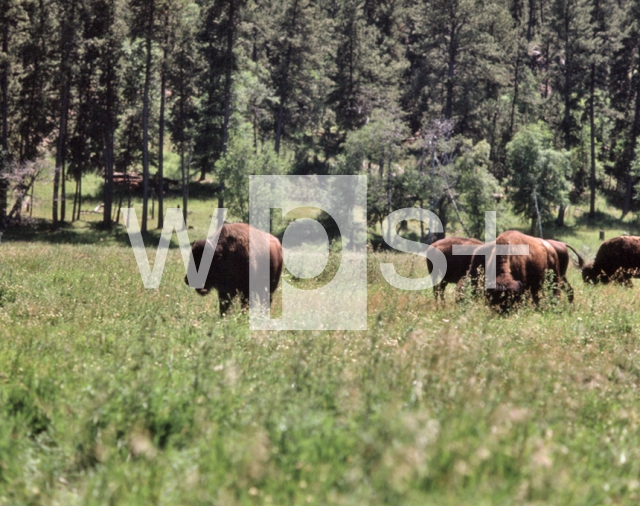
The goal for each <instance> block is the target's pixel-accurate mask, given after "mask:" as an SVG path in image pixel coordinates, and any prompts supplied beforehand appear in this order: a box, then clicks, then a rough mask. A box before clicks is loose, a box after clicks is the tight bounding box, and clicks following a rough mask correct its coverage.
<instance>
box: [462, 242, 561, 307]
mask: <svg viewBox="0 0 640 506" xmlns="http://www.w3.org/2000/svg"><path fill="white" fill-rule="evenodd" d="M506 245H514V246H515V245H527V246H529V254H528V255H515V254H513V255H505V254H502V255H497V254H496V253H499V251H496V246H506ZM485 259H486V260H485ZM485 262H486V268H485ZM492 264H493V265H492ZM559 264H560V262H559V260H558V254H557V253H556V250H555V249H554V248H553V246H552V245H551V244H549V242H547V241H545V240H543V239H538V238H537V237H531V236H528V235H525V234H523V233H521V232H518V231H515V230H509V231H507V232H503V233H502V234H500V235H499V236H498V237H497V238H496V240H495V242H492V243H487V244H485V245H484V246H481V247H479V248H478V249H477V250H476V251H475V253H474V255H473V258H472V260H471V265H470V266H469V277H470V278H471V283H472V287H474V288H475V289H478V288H480V287H479V286H478V281H479V271H480V269H481V268H482V269H483V270H485V271H490V270H491V269H492V268H493V266H495V272H496V283H495V288H490V289H487V290H486V292H485V295H486V297H487V299H488V300H489V302H490V303H491V304H492V305H493V306H496V307H499V308H501V309H506V308H508V307H509V306H510V305H511V304H512V303H513V302H516V301H518V300H519V299H520V298H521V297H522V295H523V294H524V293H525V292H529V293H530V294H531V298H532V299H533V301H534V302H535V303H538V302H539V300H540V292H541V291H542V289H543V287H544V283H545V280H546V276H547V271H549V272H551V278H550V279H551V281H552V282H556V283H558V280H559V279H560V269H559ZM461 283H462V281H461ZM555 292H556V294H558V293H559V291H558V287H557V285H556V289H555Z"/></svg>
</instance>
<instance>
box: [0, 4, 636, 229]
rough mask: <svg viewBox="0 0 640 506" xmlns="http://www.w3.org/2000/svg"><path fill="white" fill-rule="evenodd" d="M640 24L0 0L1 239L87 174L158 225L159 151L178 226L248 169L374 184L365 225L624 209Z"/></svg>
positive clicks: (535, 12)
mask: <svg viewBox="0 0 640 506" xmlns="http://www.w3.org/2000/svg"><path fill="white" fill-rule="evenodd" d="M639 21H640V2H639V1H637V0H423V1H417V0H379V1H372V0H340V1H338V0H277V1H273V0H198V1H189V0H0V33H1V40H2V42H1V44H2V53H1V56H0V84H1V95H2V96H1V101H2V108H1V112H0V114H1V116H2V126H1V136H2V154H1V156H0V228H5V227H7V226H9V225H10V224H11V223H14V222H15V221H16V219H18V220H19V216H20V206H21V202H22V200H23V199H24V198H25V197H26V196H27V195H28V193H29V189H30V187H31V186H32V185H33V184H34V182H35V180H36V179H37V178H38V177H42V174H43V171H44V172H45V173H49V172H50V176H47V177H50V180H51V181H52V182H53V184H52V188H53V194H52V196H51V227H52V228H53V229H54V230H55V229H57V228H58V227H59V224H60V223H61V222H65V221H67V222H68V221H73V220H75V219H77V218H78V217H79V216H80V208H81V202H82V196H83V191H82V178H83V176H85V175H87V174H97V175H98V176H99V177H101V178H104V184H103V185H102V186H101V187H100V190H99V191H100V192H101V197H100V198H101V200H102V201H103V203H104V208H103V213H104V214H103V224H104V226H105V227H107V228H109V227H111V226H112V224H113V223H114V222H117V221H118V219H119V216H120V214H119V209H120V206H122V205H123V198H125V197H126V198H129V199H130V198H131V192H129V196H128V197H127V195H125V194H123V192H122V191H118V188H119V187H118V186H117V185H116V182H117V180H118V178H120V180H127V177H128V176H127V175H128V174H129V175H130V176H132V175H135V176H136V177H139V181H140V185H139V188H137V190H136V191H138V192H139V195H138V197H139V198H142V203H143V214H142V218H141V221H142V227H141V228H142V230H143V232H144V231H147V230H149V229H151V228H155V227H156V226H157V227H162V219H163V194H164V189H165V180H166V178H167V174H166V167H164V166H163V165H164V157H165V154H166V153H167V152H171V153H174V154H175V155H177V157H179V171H178V174H179V179H178V180H176V181H175V183H176V184H177V185H178V187H179V188H181V189H179V190H177V191H180V192H181V195H182V196H183V209H184V215H185V219H186V218H187V216H188V215H187V209H188V196H189V195H188V193H189V192H188V189H189V184H190V183H192V182H196V181H209V182H211V184H209V185H207V186H206V187H205V188H207V191H208V192H210V197H211V199H217V201H218V205H219V206H220V207H223V206H224V207H228V208H229V210H230V212H231V214H232V215H233V216H234V217H235V218H237V219H244V220H246V218H247V216H246V209H247V199H248V182H247V181H248V176H249V175H251V174H367V175H368V181H369V192H368V207H369V208H368V219H369V221H370V223H371V224H373V225H375V224H377V223H379V222H380V220H381V219H382V218H383V217H384V216H385V215H386V214H388V212H389V211H391V210H393V209H399V208H403V207H413V206H420V207H424V208H428V209H431V210H432V211H434V212H436V213H437V214H438V216H440V218H441V219H442V221H443V223H444V224H445V227H446V224H447V222H452V221H456V222H459V223H460V224H461V226H462V228H463V229H464V230H465V231H466V232H467V234H468V235H474V236H479V235H481V234H482V230H483V224H484V212H483V211H484V210H488V209H494V208H495V207H496V206H505V205H507V206H508V207H509V208H510V209H511V210H513V211H514V212H515V213H516V214H519V215H521V216H522V217H523V218H524V219H525V220H527V222H529V220H530V223H531V228H532V231H533V230H534V227H536V226H537V225H536V223H541V222H542V221H546V222H549V221H552V220H553V221H555V223H556V225H558V226H562V224H563V219H564V211H565V209H566V206H567V205H569V204H571V203H574V204H575V203H582V204H583V205H584V206H585V209H586V208H589V216H591V217H593V216H594V214H595V212H596V209H595V204H594V203H595V195H596V192H597V191H599V192H602V193H603V194H604V195H605V196H606V197H607V199H608V200H609V203H610V204H611V205H613V206H615V207H617V208H618V209H619V210H620V212H621V213H622V216H624V215H626V214H627V213H629V212H630V211H632V210H634V206H635V205H636V193H637V186H638V182H639V181H640V158H639V157H638V156H637V153H638V149H637V138H638V134H640V33H639V31H640V24H639ZM43 160H44V161H46V160H50V162H48V163H49V165H51V168H50V170H49V169H45V168H43V164H44V165H46V164H45V163H44V162H43ZM47 171H48V172H47ZM138 174H139V176H138ZM125 193H126V192H125ZM504 196H506V198H503V197H504ZM151 198H154V199H155V198H157V200H158V213H157V215H154V216H156V218H157V223H155V222H153V223H152V222H151V218H150V213H149V210H148V208H149V200H150V199H151ZM18 223H19V221H18Z"/></svg>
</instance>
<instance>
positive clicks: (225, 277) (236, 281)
mask: <svg viewBox="0 0 640 506" xmlns="http://www.w3.org/2000/svg"><path fill="white" fill-rule="evenodd" d="M251 228H252V227H250V226H249V225H247V224H246V223H230V224H225V225H223V226H222V228H221V230H220V238H219V239H218V244H217V246H216V249H215V253H214V255H213V261H212V262H211V268H210V269H209V273H208V275H207V280H206V282H205V285H204V287H203V288H196V292H198V293H199V294H200V295H206V294H208V293H209V292H210V291H211V289H215V290H217V292H218V299H219V300H220V314H225V313H226V312H227V311H228V310H229V307H230V305H231V301H232V299H233V297H235V296H236V295H239V296H240V298H241V301H242V305H243V306H244V307H247V306H248V304H249V275H250V274H249V272H250V265H249V264H250V262H249V230H250V229H251ZM253 231H254V233H257V236H256V237H258V239H259V240H258V241H257V244H255V245H252V247H256V248H258V254H257V258H258V259H262V260H265V257H267V255H268V257H269V266H270V278H269V284H270V286H269V291H270V292H271V293H273V292H274V291H275V289H276V288H277V287H278V282H279V281H280V275H281V274H282V246H281V245H280V241H279V240H278V239H277V238H276V237H274V236H272V235H271V234H267V233H266V232H262V231H260V230H257V229H253ZM207 241H208V240H201V241H196V242H195V243H193V247H192V249H191V253H192V255H193V259H194V262H195V265H196V267H197V268H198V269H199V268H200V262H201V260H202V255H203V253H204V250H205V245H206V243H207ZM251 267H252V268H253V269H255V268H256V266H255V265H253V266H251ZM184 282H185V283H187V284H189V280H188V278H187V276H185V278H184Z"/></svg>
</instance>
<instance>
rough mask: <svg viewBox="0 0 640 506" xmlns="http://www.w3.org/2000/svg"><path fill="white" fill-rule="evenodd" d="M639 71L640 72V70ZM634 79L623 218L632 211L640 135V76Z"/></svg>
mask: <svg viewBox="0 0 640 506" xmlns="http://www.w3.org/2000/svg"><path fill="white" fill-rule="evenodd" d="M639 66H640V62H639ZM638 70H640V68H639V69H638ZM634 78H635V80H636V90H635V92H636V103H635V112H634V117H633V125H632V127H631V137H630V139H629V144H630V145H629V162H628V163H629V166H628V167H627V176H626V178H625V193H624V205H623V208H622V216H625V215H626V214H627V213H628V212H629V211H630V210H631V198H632V196H633V174H632V173H631V167H632V165H633V162H634V160H635V155H636V146H637V140H638V135H640V77H638V74H636V75H635V76H634Z"/></svg>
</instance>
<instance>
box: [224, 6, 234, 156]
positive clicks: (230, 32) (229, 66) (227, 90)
mask: <svg viewBox="0 0 640 506" xmlns="http://www.w3.org/2000/svg"><path fill="white" fill-rule="evenodd" d="M235 12H236V2H235V0H229V14H228V15H227V23H228V28H227V51H226V55H225V77H224V122H223V125H222V155H223V156H224V155H225V154H226V153H227V144H228V143H229V117H230V116H231V72H232V70H233V41H234V38H235Z"/></svg>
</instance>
